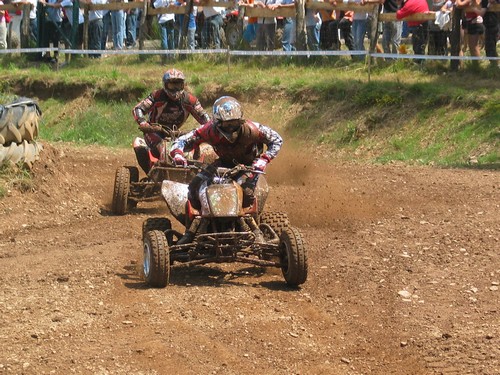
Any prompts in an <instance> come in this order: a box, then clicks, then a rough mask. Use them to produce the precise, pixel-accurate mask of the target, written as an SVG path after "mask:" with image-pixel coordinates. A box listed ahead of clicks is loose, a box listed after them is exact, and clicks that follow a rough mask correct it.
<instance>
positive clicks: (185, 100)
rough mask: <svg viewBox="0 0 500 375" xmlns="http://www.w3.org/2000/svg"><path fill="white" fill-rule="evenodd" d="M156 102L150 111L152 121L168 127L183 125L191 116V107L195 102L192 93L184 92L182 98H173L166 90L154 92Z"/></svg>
mask: <svg viewBox="0 0 500 375" xmlns="http://www.w3.org/2000/svg"><path fill="white" fill-rule="evenodd" d="M153 99H154V104H153V108H152V110H151V113H150V121H151V122H153V123H158V124H161V125H163V126H165V127H167V128H170V129H171V128H172V127H173V126H177V127H179V126H181V125H182V124H183V123H184V122H185V121H186V119H187V118H188V116H189V112H190V111H189V109H191V108H192V106H193V104H191V102H190V95H189V94H188V93H186V92H184V95H183V96H182V98H181V99H180V100H172V99H170V98H169V96H168V95H167V94H166V93H165V91H164V90H156V91H155V92H154V93H153Z"/></svg>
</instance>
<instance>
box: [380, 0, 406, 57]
mask: <svg viewBox="0 0 500 375" xmlns="http://www.w3.org/2000/svg"><path fill="white" fill-rule="evenodd" d="M397 10H398V2H397V0H385V1H384V13H396V11H397ZM402 31H403V23H402V22H401V21H387V22H384V25H383V30H382V48H383V49H384V52H385V53H393V54H397V53H398V52H399V46H400V45H401V33H402Z"/></svg>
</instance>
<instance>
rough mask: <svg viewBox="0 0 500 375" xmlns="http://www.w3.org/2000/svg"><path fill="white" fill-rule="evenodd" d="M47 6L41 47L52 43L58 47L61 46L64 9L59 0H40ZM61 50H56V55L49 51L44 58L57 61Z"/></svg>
mask: <svg viewBox="0 0 500 375" xmlns="http://www.w3.org/2000/svg"><path fill="white" fill-rule="evenodd" d="M39 1H40V4H42V5H43V6H44V8H45V13H46V16H45V22H44V24H43V25H42V36H41V38H40V47H49V45H50V43H52V45H53V46H54V47H55V48H57V47H58V46H59V40H60V33H59V30H61V27H62V20H63V18H62V11H61V5H60V3H59V1H58V0H39ZM58 57H59V52H58V51H54V57H51V56H50V52H47V53H46V54H45V55H44V56H42V58H43V59H44V60H47V61H49V62H51V63H56V62H57V60H58Z"/></svg>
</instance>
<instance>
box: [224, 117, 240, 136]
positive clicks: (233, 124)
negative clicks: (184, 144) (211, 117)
mask: <svg viewBox="0 0 500 375" xmlns="http://www.w3.org/2000/svg"><path fill="white" fill-rule="evenodd" d="M219 126H220V127H221V129H222V130H224V131H226V132H228V133H233V132H235V131H237V130H239V129H240V128H241V120H229V121H220V122H219Z"/></svg>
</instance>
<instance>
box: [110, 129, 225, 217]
mask: <svg viewBox="0 0 500 375" xmlns="http://www.w3.org/2000/svg"><path fill="white" fill-rule="evenodd" d="M164 131H165V132H167V131H166V130H164ZM167 134H168V135H167V137H165V138H164V139H163V141H162V145H161V147H160V149H161V153H160V158H159V159H157V158H156V157H155V156H153V154H152V153H151V150H150V149H149V147H148V146H147V144H146V142H145V141H144V139H143V138H139V137H137V138H135V140H134V143H133V147H134V150H135V149H136V148H143V149H144V150H147V153H148V159H149V172H148V174H147V175H146V177H144V178H141V179H139V168H137V167H136V166H122V167H118V168H117V169H116V173H115V184H114V189H113V199H112V202H111V211H112V212H113V213H114V214H115V215H124V214H125V213H127V211H128V210H131V209H133V208H135V207H136V206H137V204H138V203H139V202H151V201H156V200H161V194H160V190H161V183H162V181H163V180H172V181H178V182H184V183H189V181H191V179H192V178H193V177H194V176H195V173H194V172H193V171H192V170H190V169H184V168H176V167H175V165H174V163H173V161H172V158H171V157H170V155H169V150H170V146H171V145H172V143H173V142H174V141H175V139H176V138H177V137H179V136H180V135H182V134H184V133H181V132H180V131H178V130H175V131H168V132H167ZM185 157H186V158H188V159H196V160H199V161H210V160H213V158H214V157H215V154H214V151H213V149H212V147H211V146H209V145H207V144H202V145H201V146H200V148H199V149H197V150H194V151H191V152H189V153H186V154H185Z"/></svg>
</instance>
